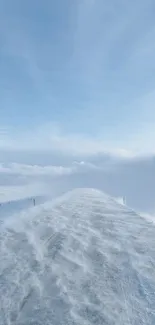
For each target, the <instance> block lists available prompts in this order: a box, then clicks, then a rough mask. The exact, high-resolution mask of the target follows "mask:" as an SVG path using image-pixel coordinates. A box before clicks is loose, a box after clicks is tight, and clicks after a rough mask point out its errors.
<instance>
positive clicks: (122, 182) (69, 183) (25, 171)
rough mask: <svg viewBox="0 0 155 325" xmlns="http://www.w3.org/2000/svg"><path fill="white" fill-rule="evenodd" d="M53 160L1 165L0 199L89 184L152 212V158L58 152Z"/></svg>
mask: <svg viewBox="0 0 155 325" xmlns="http://www.w3.org/2000/svg"><path fill="white" fill-rule="evenodd" d="M51 160H52V157H51ZM53 160H54V159H53ZM56 160H57V163H56V164H55V165H54V164H53V165H52V163H50V164H45V165H43V164H40V165H39V164H38V165H37V164H22V163H8V164H6V163H3V164H1V165H0V199H1V202H3V201H6V200H7V197H8V199H9V200H11V199H12V198H13V199H14V198H16V196H17V197H18V198H20V196H21V197H22V198H23V197H29V196H32V195H34V196H35V195H47V196H55V195H59V194H62V193H64V192H66V191H68V190H70V189H73V188H77V187H93V188H98V189H101V190H102V191H104V192H106V193H108V194H110V195H112V196H115V197H122V196H125V197H126V200H127V204H128V205H129V206H130V207H132V208H135V209H137V210H140V211H143V212H148V213H150V212H154V210H155V203H154V193H155V157H147V158H134V159H126V158H125V159H124V158H118V157H117V158H116V157H112V156H107V155H103V154H102V155H94V156H91V157H89V158H87V159H85V160H79V161H78V160H76V161H73V160H72V157H70V158H69V157H68V161H67V160H65V159H64V161H63V155H62V156H61V155H60V156H59V158H58V157H57V159H56ZM60 163H61V165H60ZM6 189H7V190H6ZM15 192H16V193H17V195H15Z"/></svg>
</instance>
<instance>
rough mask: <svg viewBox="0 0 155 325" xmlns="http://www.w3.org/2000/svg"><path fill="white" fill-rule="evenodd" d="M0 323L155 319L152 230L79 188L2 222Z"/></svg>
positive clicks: (134, 324) (101, 196)
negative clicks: (3, 223)
mask: <svg viewBox="0 0 155 325" xmlns="http://www.w3.org/2000/svg"><path fill="white" fill-rule="evenodd" d="M0 229H1V230H0V324H4V325H6V324H7V325H12V324H16V325H32V324H33V325H47V324H48V325H62V324H64V325H67V324H69V325H75V324H78V325H80V324H81V325H88V324H97V325H101V324H102V325H104V324H107V325H112V324H119V325H126V324H128V325H129V324H132V325H139V324H141V325H142V324H145V325H148V324H152V325H154V324H155V227H154V225H153V224H151V223H149V221H147V220H145V219H143V218H142V217H140V216H138V215H136V214H135V213H134V212H132V211H131V210H128V209H127V208H126V207H125V206H122V205H119V204H118V203H117V202H115V201H114V200H113V199H111V198H109V197H108V196H106V195H104V194H103V193H101V192H98V191H95V190H87V189H86V190H75V191H73V192H70V193H68V194H66V195H64V196H63V197H62V198H60V199H57V200H55V201H54V202H51V203H46V204H44V205H42V206H39V207H36V208H32V209H29V210H27V211H25V212H24V213H20V215H17V216H16V218H15V217H13V219H12V220H10V219H9V220H8V222H7V223H6V224H5V225H1V227H0Z"/></svg>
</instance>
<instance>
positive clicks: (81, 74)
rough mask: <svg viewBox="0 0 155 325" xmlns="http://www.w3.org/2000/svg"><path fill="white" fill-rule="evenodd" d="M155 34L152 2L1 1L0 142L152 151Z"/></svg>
mask: <svg viewBox="0 0 155 325" xmlns="http://www.w3.org/2000/svg"><path fill="white" fill-rule="evenodd" d="M154 40H155V2H154V1H153V0H142V1H141V0H134V1H133V0H131V1H122V0H118V1H117V2H116V1H115V0H112V1H107V0H96V1H94V0H65V1H64V0H58V1H52V0H50V1H49V0H44V1H41V0H37V1H36V0H34V1H30V0H27V1H20V0H14V1H12V0H5V1H4V0H0V134H1V141H0V145H1V144H3V146H5V145H7V144H8V142H9V143H10V146H11V145H12V146H17V142H20V139H22V142H23V143H26V139H28V140H27V142H28V144H29V143H30V142H31V141H30V138H31V135H32V133H34V135H33V139H34V138H35V137H36V138H37V137H38V130H39V134H41V137H42V139H43V143H44V142H45V141H46V142H48V141H47V138H48V137H49V138H50V136H51V132H52V135H53V133H54V132H55V131H56V135H58V134H59V136H60V134H61V138H63V135H64V134H65V137H67V139H68V138H69V137H70V139H72V138H74V136H75V135H76V137H77V135H78V136H80V139H82V137H85V138H86V139H87V140H88V141H97V142H98V141H99V142H101V143H102V144H101V146H102V145H103V146H104V144H105V148H107V147H108V146H109V147H112V148H116V147H117V148H118V147H119V148H123V149H127V150H134V151H137V150H139V151H142V152H143V153H145V152H154V151H155V149H154V141H155V131H154V129H155V108H154V106H155V42H154ZM40 130H41V131H40ZM40 132H42V133H40ZM36 134H37V136H36ZM49 134H50V136H49ZM12 139H14V141H12ZM23 139H25V140H23ZM90 139H91V140H90ZM94 139H95V140H94ZM36 142H37V140H36ZM15 143H16V145H15ZM52 143H53V142H52ZM52 143H51V146H52V145H53V144H52ZM81 143H82V142H81V140H80V142H79V146H81ZM86 143H87V141H86ZM90 143H91V142H90ZM34 146H35V140H34ZM42 146H43V145H42ZM86 146H87V145H86ZM49 147H50V141H49ZM71 147H72V146H71Z"/></svg>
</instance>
